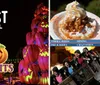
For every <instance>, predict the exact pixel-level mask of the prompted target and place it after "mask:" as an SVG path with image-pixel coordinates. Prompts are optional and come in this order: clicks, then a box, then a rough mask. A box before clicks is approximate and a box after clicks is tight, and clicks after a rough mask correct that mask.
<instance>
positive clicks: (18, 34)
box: [0, 0, 48, 58]
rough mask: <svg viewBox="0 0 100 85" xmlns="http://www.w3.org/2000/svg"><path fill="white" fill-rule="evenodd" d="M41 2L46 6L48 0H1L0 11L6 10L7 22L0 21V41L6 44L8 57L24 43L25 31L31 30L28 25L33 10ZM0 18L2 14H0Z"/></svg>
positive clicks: (14, 54)
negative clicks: (0, 27)
mask: <svg viewBox="0 0 100 85" xmlns="http://www.w3.org/2000/svg"><path fill="white" fill-rule="evenodd" d="M41 2H43V3H44V5H46V6H48V0H2V1H0V11H2V10H7V11H8V14H7V23H6V24H3V23H0V24H1V26H2V27H3V29H0V43H2V44H4V45H5V46H6V49H7V50H8V54H9V58H14V57H15V56H16V54H17V52H18V50H19V49H20V48H21V47H22V48H23V47H24V46H25V45H26V33H27V32H29V31H31V28H30V25H31V21H32V18H33V14H34V11H35V9H36V7H37V5H38V4H40V3H41ZM0 18H1V19H2V15H0Z"/></svg>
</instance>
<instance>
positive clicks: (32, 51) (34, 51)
mask: <svg viewBox="0 0 100 85" xmlns="http://www.w3.org/2000/svg"><path fill="white" fill-rule="evenodd" d="M38 56H39V48H38V46H37V45H27V46H25V47H24V48H23V58H24V60H25V63H27V64H29V63H30V62H36V61H37V59H38Z"/></svg>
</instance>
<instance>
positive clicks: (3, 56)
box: [0, 44, 8, 64]
mask: <svg viewBox="0 0 100 85" xmlns="http://www.w3.org/2000/svg"><path fill="white" fill-rule="evenodd" d="M7 59H8V52H7V50H6V47H5V46H4V45H3V44H0V64H2V63H5V62H6V60H7Z"/></svg>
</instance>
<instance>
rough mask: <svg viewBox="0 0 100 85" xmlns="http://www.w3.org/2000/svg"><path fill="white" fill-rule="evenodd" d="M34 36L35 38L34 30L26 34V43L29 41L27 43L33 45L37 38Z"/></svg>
mask: <svg viewBox="0 0 100 85" xmlns="http://www.w3.org/2000/svg"><path fill="white" fill-rule="evenodd" d="M34 38H35V36H34V35H33V34H32V32H28V33H27V34H26V43H27V45H32V44H33V42H34V40H35V39H34Z"/></svg>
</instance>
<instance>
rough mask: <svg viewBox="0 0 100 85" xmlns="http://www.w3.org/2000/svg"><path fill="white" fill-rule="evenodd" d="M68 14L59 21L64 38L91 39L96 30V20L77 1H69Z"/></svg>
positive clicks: (60, 31)
mask: <svg viewBox="0 0 100 85" xmlns="http://www.w3.org/2000/svg"><path fill="white" fill-rule="evenodd" d="M65 10H66V15H65V16H64V18H63V19H62V20H61V21H60V22H59V33H60V35H61V36H62V38H63V39H74V40H75V39H77V40H79V39H90V38H93V36H94V33H95V30H96V21H95V20H93V19H91V18H89V17H88V16H87V15H86V11H85V10H84V9H83V8H81V7H80V4H79V3H78V2H77V1H74V2H72V3H69V4H68V5H67V6H66V8H65Z"/></svg>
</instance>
